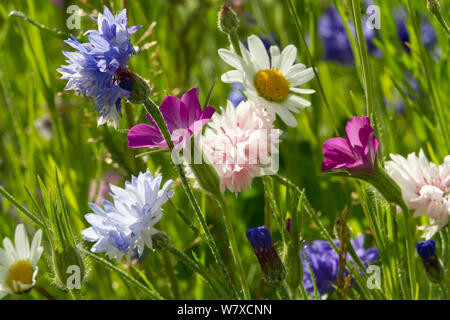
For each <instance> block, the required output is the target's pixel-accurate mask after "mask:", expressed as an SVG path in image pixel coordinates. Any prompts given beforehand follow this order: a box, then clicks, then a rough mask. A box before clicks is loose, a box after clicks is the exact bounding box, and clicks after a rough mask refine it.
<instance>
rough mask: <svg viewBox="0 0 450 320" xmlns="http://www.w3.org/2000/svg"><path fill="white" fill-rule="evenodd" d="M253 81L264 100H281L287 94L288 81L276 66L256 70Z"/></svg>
mask: <svg viewBox="0 0 450 320" xmlns="http://www.w3.org/2000/svg"><path fill="white" fill-rule="evenodd" d="M253 81H254V82H255V87H256V90H257V91H258V93H259V95H260V96H262V97H263V98H264V99H266V100H269V101H273V102H283V101H284V100H285V99H286V98H287V96H288V94H289V81H288V80H287V79H286V78H285V77H284V76H283V74H282V73H281V72H279V71H278V68H277V69H275V70H273V69H265V70H260V71H258V73H257V74H255V77H254V78H253Z"/></svg>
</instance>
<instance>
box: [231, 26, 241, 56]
mask: <svg viewBox="0 0 450 320" xmlns="http://www.w3.org/2000/svg"><path fill="white" fill-rule="evenodd" d="M228 39H229V40H230V42H231V45H232V47H233V49H234V52H236V54H237V55H239V56H240V55H241V47H240V46H239V37H238V35H237V33H236V32H234V33H229V34H228Z"/></svg>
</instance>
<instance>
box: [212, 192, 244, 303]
mask: <svg viewBox="0 0 450 320" xmlns="http://www.w3.org/2000/svg"><path fill="white" fill-rule="evenodd" d="M218 202H219V207H220V209H221V210H222V216H223V219H224V222H225V230H226V232H227V236H228V239H229V241H230V250H231V255H232V256H233V260H234V263H235V264H236V267H237V271H238V273H239V277H240V280H241V281H240V282H241V289H242V293H243V294H244V299H245V300H250V298H251V297H250V290H249V288H248V284H247V281H246V277H245V273H244V268H243V266H242V262H241V259H240V256H239V250H238V247H237V244H236V236H235V235H234V229H233V225H232V223H231V219H230V213H229V210H227V206H226V202H225V199H223V197H220V198H219V199H218Z"/></svg>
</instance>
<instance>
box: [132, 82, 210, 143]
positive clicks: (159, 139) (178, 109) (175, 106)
mask: <svg viewBox="0 0 450 320" xmlns="http://www.w3.org/2000/svg"><path fill="white" fill-rule="evenodd" d="M198 93H199V89H198V88H193V89H191V90H189V91H188V92H186V93H185V94H184V95H183V96H182V97H181V99H180V98H178V97H175V96H167V97H165V98H164V100H163V102H162V104H161V107H160V108H159V109H160V111H161V113H162V116H163V118H164V120H165V122H166V124H167V128H168V129H169V132H170V134H171V137H172V141H173V143H174V145H176V144H178V143H180V142H182V141H186V139H188V138H189V137H190V136H192V135H193V134H197V133H198V132H200V131H201V130H202V128H203V126H204V125H205V123H206V122H208V121H209V119H211V117H212V115H213V114H214V112H215V111H216V110H215V109H214V108H213V107H209V106H208V107H206V108H205V110H203V112H202V108H201V106H200V103H199V101H198ZM147 119H148V121H149V122H150V123H151V124H152V125H148V124H144V123H141V124H138V125H136V126H134V127H133V128H131V129H130V131H129V132H128V136H127V138H128V147H130V148H143V147H159V148H167V143H166V141H165V140H164V138H163V136H162V134H161V132H160V131H159V129H158V127H157V126H156V124H155V122H154V121H153V119H152V118H151V116H150V115H149V114H147Z"/></svg>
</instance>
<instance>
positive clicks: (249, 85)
mask: <svg viewBox="0 0 450 320" xmlns="http://www.w3.org/2000/svg"><path fill="white" fill-rule="evenodd" d="M239 45H240V48H241V53H242V57H241V56H239V55H237V54H236V53H235V52H234V51H232V50H226V49H219V55H220V57H221V58H222V59H223V60H224V61H225V62H226V63H228V64H229V65H230V66H232V67H233V68H235V70H231V71H228V72H226V73H224V74H223V75H222V81H223V82H226V83H234V82H239V83H242V84H243V86H244V92H245V94H246V96H247V97H248V98H249V99H250V100H253V101H255V102H256V103H257V104H258V105H261V106H263V107H264V108H265V109H267V111H268V112H269V113H270V114H271V116H272V117H274V118H275V115H276V114H278V115H279V116H280V118H281V119H282V120H283V121H284V122H285V123H286V124H287V125H288V126H291V127H295V126H296V125H297V120H296V119H295V117H294V115H293V114H292V112H294V113H298V112H299V110H298V109H303V108H306V107H309V106H310V105H311V102H309V101H308V100H306V99H304V98H301V97H299V96H298V95H297V94H299V93H301V94H311V93H314V92H315V91H314V90H312V89H302V88H298V87H299V86H302V85H304V84H305V83H307V82H308V81H309V80H311V79H312V78H314V71H313V69H312V68H308V69H306V66H305V65H303V64H300V63H295V59H296V57H297V48H296V47H295V46H293V45H288V46H287V47H285V48H284V49H283V51H281V52H280V49H279V48H278V47H277V46H271V47H270V57H269V55H268V54H267V51H266V48H265V47H264V44H263V42H262V41H261V39H260V38H259V37H257V36H255V35H252V36H250V37H249V38H248V48H249V49H248V50H247V49H246V48H245V47H244V46H243V45H242V43H240V44H239Z"/></svg>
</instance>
